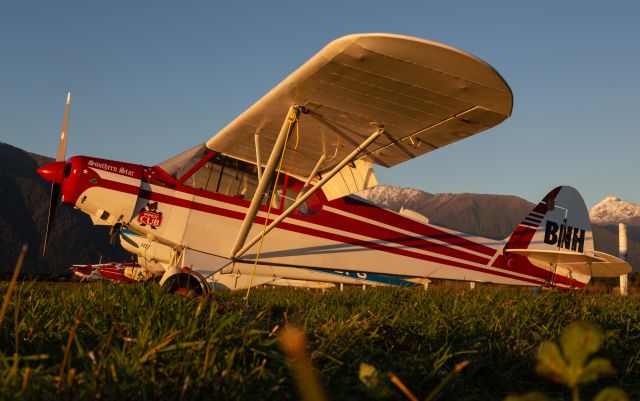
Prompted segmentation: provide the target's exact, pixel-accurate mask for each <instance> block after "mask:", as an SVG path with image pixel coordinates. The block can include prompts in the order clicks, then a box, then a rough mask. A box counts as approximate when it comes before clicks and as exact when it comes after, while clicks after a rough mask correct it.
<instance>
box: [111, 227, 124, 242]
mask: <svg viewBox="0 0 640 401" xmlns="http://www.w3.org/2000/svg"><path fill="white" fill-rule="evenodd" d="M121 229H122V223H116V224H114V225H112V226H111V228H110V229H109V245H111V246H112V245H113V244H114V243H115V242H116V238H118V235H120V230H121Z"/></svg>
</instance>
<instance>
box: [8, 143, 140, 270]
mask: <svg viewBox="0 0 640 401" xmlns="http://www.w3.org/2000/svg"><path fill="white" fill-rule="evenodd" d="M51 161H53V159H51V158H48V157H45V156H40V155H36V154H33V153H29V152H25V151H24V150H22V149H19V148H16V147H14V146H11V145H8V144H6V143H0V241H2V244H3V245H2V247H0V270H2V271H5V272H6V271H10V270H12V269H13V266H14V264H15V262H16V260H17V257H18V253H19V250H20V247H21V246H22V244H28V246H29V251H28V253H27V256H26V259H25V263H24V267H23V271H24V272H25V273H26V274H30V275H59V274H64V273H68V272H69V267H70V266H71V265H72V264H74V263H95V262H97V261H98V259H99V258H100V256H103V257H104V258H105V260H109V259H110V258H114V259H118V260H128V259H129V256H128V254H127V253H126V252H125V251H124V250H122V249H121V248H120V247H119V246H113V247H112V246H109V244H108V236H107V228H106V227H94V226H93V224H92V223H91V219H89V218H88V216H86V215H84V214H83V213H81V212H79V211H77V210H73V208H72V207H70V206H67V205H60V206H59V207H58V209H57V212H56V219H55V222H54V225H53V229H52V231H51V237H50V242H49V247H48V250H47V256H46V258H45V259H43V258H42V242H43V238H44V231H45V229H46V224H47V214H48V208H49V195H50V191H51V185H50V184H49V183H48V182H46V181H44V180H43V179H42V178H41V177H40V176H39V175H38V173H37V172H36V170H37V169H38V167H40V166H42V165H43V164H45V163H49V162H51Z"/></svg>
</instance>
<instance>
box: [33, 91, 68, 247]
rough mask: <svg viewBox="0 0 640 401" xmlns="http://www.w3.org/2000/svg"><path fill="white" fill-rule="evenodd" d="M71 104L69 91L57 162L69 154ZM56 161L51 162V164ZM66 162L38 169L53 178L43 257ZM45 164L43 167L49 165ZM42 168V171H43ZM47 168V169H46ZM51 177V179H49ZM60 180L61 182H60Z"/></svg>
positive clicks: (43, 174) (45, 175)
mask: <svg viewBox="0 0 640 401" xmlns="http://www.w3.org/2000/svg"><path fill="white" fill-rule="evenodd" d="M70 104H71V92H68V93H67V103H66V104H65V107H64V117H63V119H62V128H60V141H59V142H58V153H57V154H56V162H64V161H65V160H66V154H67V133H68V130H69V105H70ZM52 164H54V163H50V164H49V165H47V166H50V167H51V165H52ZM63 164H64V163H58V165H57V166H56V167H55V168H49V169H46V168H45V169H43V168H42V167H41V168H40V169H38V173H40V174H41V175H42V176H43V177H45V179H47V181H48V180H49V179H51V181H52V182H51V197H50V198H49V215H48V217H47V229H46V231H45V232H44V244H43V247H42V257H43V258H44V256H45V255H46V254H47V242H48V241H49V233H50V232H51V227H53V218H54V217H55V216H56V209H57V208H58V202H59V199H60V189H61V188H62V180H63V176H62V174H63V173H62V171H64V170H63V168H64V167H63ZM47 166H43V167H47ZM41 170H42V171H41ZM45 170H47V171H45ZM48 178H49V179H48ZM58 180H59V182H58Z"/></svg>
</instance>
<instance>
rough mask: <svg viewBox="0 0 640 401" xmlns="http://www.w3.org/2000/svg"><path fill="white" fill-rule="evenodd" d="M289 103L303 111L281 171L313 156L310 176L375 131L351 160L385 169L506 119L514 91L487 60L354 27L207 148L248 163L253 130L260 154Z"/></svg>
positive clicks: (304, 167)
mask: <svg viewBox="0 0 640 401" xmlns="http://www.w3.org/2000/svg"><path fill="white" fill-rule="evenodd" d="M293 105H299V106H303V107H304V109H306V110H308V113H306V114H302V115H301V116H300V118H299V120H298V133H297V135H296V137H295V138H292V139H291V140H290V141H289V142H288V146H287V151H286V157H285V159H284V163H283V167H282V171H284V172H286V173H288V174H291V175H296V176H301V177H306V176H308V175H309V174H310V173H311V172H312V171H314V168H315V167H316V165H317V164H318V163H319V161H320V166H319V169H318V170H317V172H318V173H322V172H324V171H327V170H329V169H330V168H332V167H334V166H335V165H336V164H337V163H338V162H339V161H340V160H342V159H343V158H344V157H345V156H347V155H348V154H349V153H350V152H352V151H353V150H354V148H355V147H356V146H358V145H359V144H360V143H362V142H363V140H364V139H365V138H367V137H368V136H369V135H370V134H371V133H372V132H373V131H375V130H376V129H379V128H383V129H384V132H383V134H382V135H380V136H379V137H378V138H377V139H376V140H375V141H374V142H373V143H371V144H370V145H369V146H368V148H367V149H366V151H364V152H362V153H361V154H360V155H359V158H360V159H363V158H364V160H367V161H370V162H372V163H374V164H377V165H381V166H385V167H390V166H394V165H396V164H399V163H402V162H404V161H406V160H409V159H412V158H414V157H417V156H420V155H423V154H425V153H428V152H430V151H433V150H435V149H439V148H441V147H443V146H445V145H448V144H450V143H453V142H456V141H458V140H460V139H463V138H466V137H468V136H471V135H474V134H477V133H479V132H481V131H483V130H485V129H487V128H490V127H492V126H494V125H497V124H499V123H500V122H501V121H503V120H504V119H506V118H508V117H509V116H510V115H511V110H512V105H513V96H512V93H511V90H510V88H509V86H508V85H507V84H506V82H505V81H504V80H503V79H502V77H501V76H500V75H499V74H498V73H497V72H496V71H495V70H494V69H493V68H492V67H491V66H490V65H488V64H487V63H485V62H483V61H482V60H480V59H478V58H476V57H474V56H472V55H470V54H468V53H465V52H463V51H460V50H458V49H455V48H453V47H449V46H445V45H442V44H439V43H435V42H431V41H427V40H424V39H419V38H413V37H408V36H401V35H392V34H382V33H374V34H355V35H349V36H345V37H342V38H339V39H337V40H335V41H333V42H331V43H329V44H328V45H327V46H326V47H325V48H324V49H322V50H321V51H320V52H318V53H317V54H316V55H315V56H313V57H312V58H311V59H310V60H309V61H307V62H306V63H305V64H303V65H302V66H301V67H300V68H298V69H297V70H296V71H294V72H293V73H292V74H291V75H289V77H287V78H286V79H285V80H284V81H282V82H281V83H280V84H279V85H278V86H276V87H275V88H274V89H272V90H271V91H270V92H269V93H267V94H266V95H265V96H264V97H263V98H262V99H260V100H259V101H257V102H256V103H255V104H254V105H253V106H251V107H250V108H249V109H247V110H246V111H245V112H244V113H242V114H241V115H240V116H239V117H238V118H236V119H235V120H234V121H233V122H231V123H230V124H229V125H228V126H226V127H225V128H224V129H222V130H221V131H220V132H219V133H218V134H216V135H215V136H213V137H212V138H211V139H209V140H208V141H207V142H206V145H207V147H208V148H209V149H212V150H215V151H219V152H223V153H226V154H228V155H230V156H232V157H235V158H238V159H242V160H245V161H248V162H252V163H256V160H257V157H256V147H255V145H254V143H255V142H254V136H255V135H258V136H259V140H260V149H259V152H260V153H259V154H260V155H261V157H260V159H261V160H262V161H265V160H267V158H268V157H269V154H270V152H271V149H272V148H273V146H274V143H275V141H276V138H277V137H278V133H279V131H280V127H281V125H282V123H283V121H285V119H286V117H287V113H288V110H289V107H290V106H293ZM323 155H324V157H323ZM321 158H322V159H321Z"/></svg>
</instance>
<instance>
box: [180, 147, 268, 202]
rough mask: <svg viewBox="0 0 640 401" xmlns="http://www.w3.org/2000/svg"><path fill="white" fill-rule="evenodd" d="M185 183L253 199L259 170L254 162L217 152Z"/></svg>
mask: <svg viewBox="0 0 640 401" xmlns="http://www.w3.org/2000/svg"><path fill="white" fill-rule="evenodd" d="M185 185H189V186H191V187H193V188H197V189H202V190H205V191H208V192H217V193H220V194H224V195H228V196H233V197H236V198H240V199H251V198H252V197H253V194H254V193H255V192H256V188H257V187H258V172H257V169H256V166H255V165H253V164H250V163H245V162H243V161H240V160H236V159H232V158H229V157H226V156H224V155H221V154H216V155H215V156H213V157H212V158H211V159H210V160H209V161H207V162H206V163H205V164H203V165H202V167H200V168H199V169H198V171H196V172H195V173H194V174H193V175H192V176H191V177H189V178H188V179H187V180H186V181H185Z"/></svg>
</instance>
